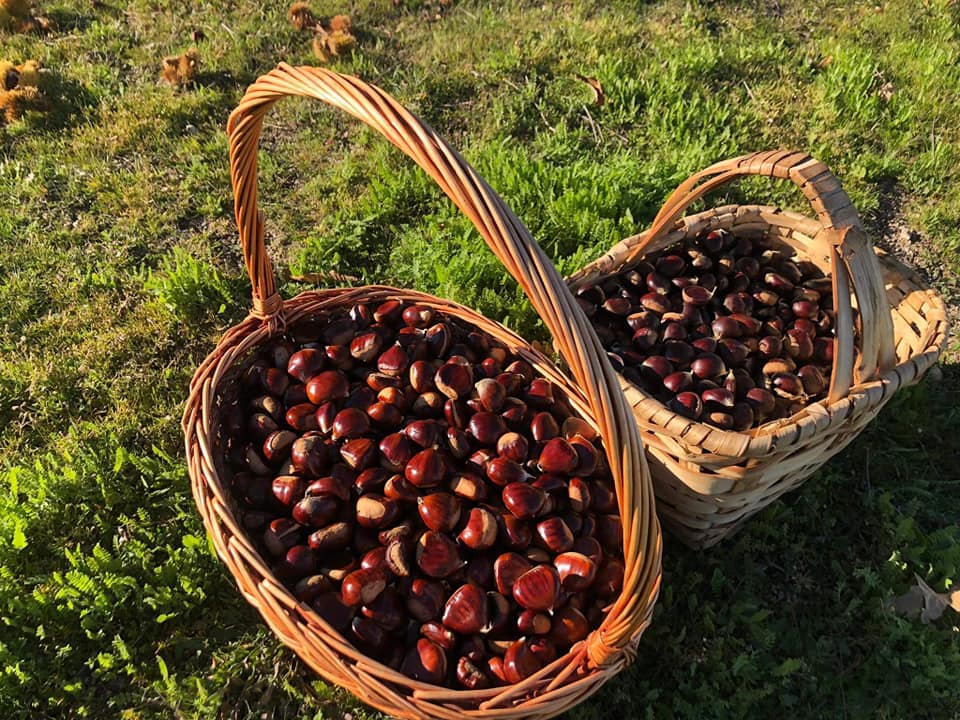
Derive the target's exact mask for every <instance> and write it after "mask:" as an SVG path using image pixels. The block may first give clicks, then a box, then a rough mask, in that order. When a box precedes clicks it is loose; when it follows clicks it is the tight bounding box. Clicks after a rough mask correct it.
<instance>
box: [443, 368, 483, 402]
mask: <svg viewBox="0 0 960 720" xmlns="http://www.w3.org/2000/svg"><path fill="white" fill-rule="evenodd" d="M433 382H434V385H436V387H437V390H439V391H440V392H442V393H443V394H444V395H446V396H447V397H448V398H450V399H451V400H456V399H458V398H460V397H463V396H468V395H469V393H470V391H471V390H472V389H473V374H472V373H471V371H470V368H469V367H468V366H466V365H461V364H460V363H456V362H447V363H445V364H444V365H442V366H440V369H439V370H437V372H436V374H435V375H434V376H433Z"/></svg>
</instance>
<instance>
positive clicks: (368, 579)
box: [340, 568, 387, 607]
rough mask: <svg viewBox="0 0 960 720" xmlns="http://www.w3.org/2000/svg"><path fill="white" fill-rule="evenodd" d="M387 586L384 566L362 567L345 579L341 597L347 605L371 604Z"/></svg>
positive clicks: (341, 588)
mask: <svg viewBox="0 0 960 720" xmlns="http://www.w3.org/2000/svg"><path fill="white" fill-rule="evenodd" d="M386 587H387V574H386V572H385V571H384V570H383V569H382V568H360V569H359V570H354V571H353V572H352V573H350V574H349V575H347V576H346V577H345V578H344V579H343V584H342V585H341V586H340V597H342V598H343V602H344V603H345V604H346V605H350V606H352V607H355V606H357V605H369V604H370V603H372V602H373V601H374V600H376V599H377V597H378V596H379V595H380V593H382V592H383V591H384V590H385V589H386Z"/></svg>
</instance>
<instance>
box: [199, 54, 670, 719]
mask: <svg viewBox="0 0 960 720" xmlns="http://www.w3.org/2000/svg"><path fill="white" fill-rule="evenodd" d="M290 95H299V96H304V97H311V98H315V99H318V100H321V101H323V102H326V103H328V104H330V105H332V106H334V107H336V108H339V109H341V110H343V111H345V112H347V113H349V114H351V115H353V116H354V117H357V118H358V119H360V120H362V121H363V122H365V123H367V124H368V125H370V126H371V127H373V128H374V129H376V130H378V131H379V132H380V133H382V134H383V135H384V136H385V137H386V138H387V139H388V140H390V141H391V142H392V143H393V144H394V145H396V146H397V147H398V148H400V149H401V150H402V151H403V152H404V153H406V154H407V155H409V156H410V157H411V158H413V160H414V161H415V162H416V163H417V164H418V165H420V166H421V167H422V168H423V169H424V170H425V171H426V172H427V173H428V174H429V175H430V176H431V177H432V178H433V179H434V180H435V181H436V182H437V183H438V185H439V186H440V187H441V188H442V189H443V191H444V192H445V193H446V194H447V195H448V196H449V197H450V198H451V199H452V200H453V201H454V203H455V204H456V205H457V206H458V207H459V208H460V209H461V210H462V211H463V212H464V214H466V215H467V216H468V217H469V218H470V220H471V221H472V222H473V224H474V225H475V226H476V228H477V229H478V230H479V232H480V234H481V235H482V236H483V238H484V240H485V241H486V242H487V244H488V246H489V247H490V248H491V249H492V250H493V251H494V253H495V254H496V256H497V257H498V258H499V259H500V260H501V262H502V263H503V264H504V266H505V267H506V268H507V270H508V271H509V272H510V274H511V275H512V276H513V277H514V278H516V280H517V281H518V282H519V283H520V286H521V287H522V288H523V290H524V291H525V292H526V294H527V296H528V297H529V298H530V301H531V303H532V304H533V307H534V308H535V310H536V311H537V312H538V314H539V315H540V317H541V318H542V319H543V320H544V323H545V324H546V325H547V327H548V328H549V330H550V331H551V333H552V334H553V336H554V338H555V342H556V344H557V346H558V348H560V351H561V353H562V354H563V356H564V359H565V361H566V362H567V364H568V366H569V368H570V374H571V375H572V378H571V377H568V376H566V375H564V374H562V373H560V372H559V371H558V370H557V369H556V367H555V366H554V365H553V364H552V363H551V362H550V361H549V360H548V359H547V358H546V357H544V356H543V355H542V354H540V353H538V352H537V351H536V350H534V349H533V348H532V347H531V346H530V345H529V344H528V343H526V342H525V341H524V340H523V339H521V338H520V337H518V336H517V335H516V334H514V333H513V332H511V331H509V330H507V329H506V328H504V327H503V326H501V325H499V324H498V323H495V322H493V321H491V320H488V319H486V318H484V317H482V316H480V315H479V314H477V313H475V312H473V311H471V310H469V309H467V308H464V307H462V306H460V305H457V304H455V303H452V302H449V301H446V300H442V299H439V298H436V297H433V296H430V295H425V294H423V293H418V292H415V291H409V290H398V289H395V288H388V287H380V286H372V287H360V288H353V289H338V290H325V291H311V292H306V293H302V294H300V295H298V296H297V297H295V298H293V299H291V300H287V301H283V300H281V298H280V297H279V295H278V294H277V293H276V288H275V282H274V276H273V270H272V267H271V264H270V260H269V256H268V255H267V252H266V248H265V245H264V223H263V218H262V215H261V214H260V212H259V211H258V210H257V147H258V142H259V134H260V130H261V127H262V123H263V117H264V115H265V113H266V112H267V111H268V110H269V108H270V107H272V105H273V104H274V103H275V102H276V101H277V100H278V99H280V98H282V97H285V96H290ZM228 133H229V136H230V160H231V177H232V182H233V188H234V196H235V211H236V218H237V225H238V229H239V232H240V240H241V244H242V246H243V252H244V258H245V261H246V265H247V270H248V273H249V275H250V278H251V282H252V290H253V310H252V312H251V314H250V316H249V317H248V318H247V319H246V320H244V321H243V322H242V323H240V324H239V325H237V326H235V327H233V328H231V329H230V330H228V331H227V332H226V334H225V335H224V336H223V338H222V339H221V341H220V342H219V344H218V345H217V348H216V349H215V350H214V351H213V352H212V353H211V354H210V355H209V356H208V357H207V358H206V359H205V360H204V362H203V363H202V364H201V365H200V367H199V368H198V370H197V372H196V374H195V376H194V378H193V381H192V382H191V386H190V396H189V399H188V401H187V407H186V410H185V413H184V419H183V428H184V434H185V439H186V451H187V457H188V461H189V470H190V477H191V483H192V490H193V494H194V499H195V501H196V503H197V507H198V509H199V511H200V513H201V516H202V517H203V521H204V524H205V526H206V528H207V531H208V532H209V533H210V536H211V537H212V539H213V542H214V545H215V547H216V549H217V553H218V554H219V556H220V558H221V559H222V560H223V561H224V563H226V565H227V566H228V568H229V569H230V571H231V573H232V574H233V576H234V578H235V579H236V581H237V584H238V586H239V587H240V590H241V592H242V593H243V595H244V597H245V598H246V599H247V601H248V602H250V603H251V604H252V605H253V606H254V607H256V608H257V609H258V610H259V611H260V613H261V615H262V616H263V618H264V619H265V620H266V622H267V623H268V625H269V626H270V627H271V629H272V630H273V631H274V632H275V633H276V634H277V636H278V637H279V638H280V639H281V640H282V641H283V642H284V643H285V644H286V645H288V646H289V647H291V648H292V649H293V650H294V651H295V652H296V653H297V654H298V655H299V656H300V657H301V658H302V659H303V660H304V661H305V662H306V663H307V664H308V665H309V666H310V667H311V668H313V669H314V670H315V671H317V672H318V673H319V674H321V675H322V676H323V677H325V678H326V679H327V680H329V681H331V682H334V683H337V684H339V685H342V686H343V687H345V688H347V689H349V690H350V691H351V692H352V693H354V694H355V695H356V696H357V697H359V698H360V699H361V700H363V701H364V702H367V703H369V704H371V705H373V706H375V707H377V708H379V709H381V710H384V711H386V712H389V713H391V714H393V715H397V716H402V717H409V718H424V717H429V718H450V719H451V720H452V719H454V718H462V717H463V716H465V715H466V716H469V717H481V716H482V717H494V716H495V717H501V718H547V717H552V716H554V715H557V714H559V713H561V712H563V711H565V710H567V709H569V708H570V707H572V706H573V705H575V704H577V703H578V702H580V701H582V700H583V699H585V698H586V697H588V696H589V695H591V694H592V693H593V692H595V691H596V690H597V689H599V687H600V686H601V685H602V684H603V682H605V681H606V680H607V679H609V678H610V677H612V676H613V675H614V674H616V673H617V672H618V671H619V670H620V669H622V668H623V667H624V666H625V665H626V664H627V663H629V662H630V661H631V660H632V659H633V657H634V656H635V654H636V648H637V643H638V642H639V639H640V635H641V633H642V632H643V630H644V629H645V628H646V627H647V625H648V624H649V622H650V617H651V615H652V612H653V606H654V603H655V601H656V597H657V594H658V592H659V586H660V558H661V536H660V528H659V524H658V521H657V517H656V513H655V511H654V500H653V489H652V484H651V481H650V474H649V470H648V468H647V465H646V461H645V458H644V453H643V448H642V445H641V442H640V437H639V433H638V432H637V429H636V424H635V423H634V421H633V416H632V415H631V412H630V408H629V406H628V405H627V403H626V400H625V399H624V397H623V395H622V394H621V393H620V391H619V383H618V380H617V375H616V373H615V372H614V371H613V368H612V367H611V366H610V364H609V362H608V361H607V359H606V355H605V352H604V350H603V348H602V347H601V345H600V342H599V340H598V339H597V337H596V334H595V333H594V331H593V329H592V327H591V326H590V324H589V321H588V320H587V318H586V316H585V315H584V314H583V313H582V311H581V310H580V308H579V306H578V305H577V304H576V303H575V301H574V300H573V297H572V295H571V294H570V292H569V291H568V290H567V288H566V286H565V285H564V283H563V280H562V278H561V277H560V276H559V274H558V273H557V272H556V270H555V269H554V268H553V266H552V264H551V263H550V261H549V259H548V258H547V257H546V256H545V255H544V254H543V252H542V250H541V249H540V248H539V246H537V244H536V243H535V242H534V240H533V239H532V238H531V237H530V235H529V232H528V231H527V230H526V228H524V227H523V225H522V224H521V223H520V221H519V220H518V219H517V218H516V217H515V216H514V215H513V213H512V212H511V211H510V210H509V209H508V208H507V207H506V206H505V205H504V203H503V201H502V200H501V199H500V198H499V197H498V196H497V195H496V194H495V193H494V192H493V191H492V190H491V189H490V188H489V187H488V186H487V185H486V183H485V182H484V181H483V180H482V179H481V178H479V177H478V176H477V175H476V173H475V172H474V171H473V169H472V168H471V167H470V166H469V165H468V164H467V163H466V162H465V161H464V160H463V159H462V158H461V157H460V156H459V155H458V154H457V153H456V152H455V151H454V150H452V149H451V148H450V147H449V146H448V145H447V144H446V143H445V142H444V141H443V140H442V139H441V138H439V137H438V136H437V135H436V134H435V133H434V132H433V131H432V130H431V129H430V128H428V127H426V126H425V125H424V124H423V123H422V122H421V121H420V120H419V119H417V118H416V117H414V116H413V115H412V114H410V113H409V112H408V111H407V110H405V109H404V108H403V107H402V106H400V105H399V104H398V103H397V102H396V101H394V100H393V99H392V98H390V97H389V96H388V95H386V94H385V93H384V92H383V91H381V90H379V89H377V88H375V87H372V86H370V85H366V84H364V83H363V82H361V81H359V80H357V79H356V78H351V77H348V76H343V75H339V74H336V73H333V72H329V71H326V70H323V69H319V68H294V67H290V66H288V65H285V64H284V65H280V66H279V67H278V68H277V69H276V70H274V71H272V72H270V73H268V74H267V75H265V76H263V77H261V78H260V79H259V80H257V82H255V83H254V84H253V85H251V86H250V88H249V89H248V90H247V93H246V95H245V96H244V98H243V100H242V101H241V103H240V105H239V106H238V107H237V109H236V110H235V111H234V113H233V114H232V115H231V118H230V122H229V124H228ZM387 299H399V300H403V301H406V302H415V303H418V304H421V305H427V306H430V307H432V308H434V309H436V310H438V311H440V312H442V313H445V314H447V315H449V316H452V317H456V318H459V319H460V320H462V321H464V322H466V323H468V324H471V325H474V326H475V327H477V328H478V329H480V330H481V331H483V332H485V333H487V334H488V335H490V336H491V337H492V338H493V339H495V340H496V341H498V342H500V343H502V344H503V345H504V346H505V347H506V348H507V349H508V350H510V351H511V352H514V353H515V354H517V355H518V356H520V357H522V358H523V359H525V360H527V361H528V362H530V363H531V364H532V365H533V366H534V367H535V368H536V370H537V371H538V372H539V373H540V374H541V375H543V376H545V377H547V378H549V379H550V380H551V381H552V382H554V383H555V384H556V385H557V386H558V388H559V389H560V390H562V391H563V392H564V393H565V394H566V395H567V397H568V399H569V400H570V403H571V405H572V406H573V407H574V409H575V410H576V411H577V412H578V413H579V414H581V416H582V417H584V418H585V419H587V420H588V422H591V423H592V424H593V425H594V426H595V427H596V428H597V430H598V431H599V433H600V435H601V436H602V438H603V441H604V447H605V448H606V452H607V459H608V463H609V466H610V470H611V474H612V476H613V480H614V485H615V489H616V494H617V500H618V504H619V507H620V513H621V518H622V520H623V533H624V563H625V566H626V572H625V577H624V587H623V592H622V594H621V595H620V597H619V598H618V599H617V600H616V602H614V603H613V604H612V606H611V607H610V609H609V612H608V613H607V615H606V617H605V619H604V621H603V623H602V624H601V626H600V627H599V628H598V629H597V630H595V631H594V632H592V633H591V634H590V635H589V636H588V637H587V638H586V639H585V640H583V641H581V642H580V643H578V644H576V645H575V646H574V647H573V648H572V649H571V650H570V651H569V652H568V653H567V654H566V655H564V656H563V657H560V658H559V659H557V660H556V661H555V662H553V663H551V664H550V665H548V666H546V667H544V668H543V669H542V670H540V671H539V672H537V673H536V674H535V675H533V676H531V677H529V678H527V679H525V680H524V681H523V682H521V683H518V684H516V685H512V686H508V687H500V688H492V689H488V690H478V691H468V690H451V689H448V688H442V687H437V686H434V685H429V684H426V683H422V682H418V681H415V680H412V679H410V678H409V677H407V676H405V675H402V674H401V673H399V672H397V671H395V670H393V669H391V668H389V667H387V666H385V665H383V664H381V663H379V662H376V661H374V660H372V659H370V658H367V657H365V656H364V655H363V654H362V653H360V652H359V651H358V650H357V649H356V648H354V647H353V646H352V645H351V644H350V643H348V642H347V641H345V640H344V639H343V637H342V636H341V635H340V634H339V633H337V632H336V631H334V630H333V629H332V628H331V627H330V626H329V625H328V624H327V623H326V622H325V621H324V620H323V618H321V617H320V616H319V615H317V614H316V613H315V612H313V611H312V610H311V609H310V608H309V607H308V606H307V605H305V604H303V603H300V602H298V601H297V600H296V599H295V598H294V597H293V595H292V594H291V593H290V592H289V591H288V590H287V589H286V588H285V587H284V586H283V585H282V584H281V583H280V582H279V581H278V580H277V579H276V578H275V577H274V576H273V574H272V572H271V571H270V568H269V567H268V565H267V564H266V563H265V562H264V561H263V559H262V558H261V557H260V555H259V554H258V552H257V550H256V549H255V546H254V544H253V543H252V542H251V541H250V539H249V538H248V537H247V534H246V532H245V531H244V530H243V528H242V526H241V524H240V522H239V517H238V513H237V508H236V503H235V501H234V500H233V498H232V497H231V494H230V491H229V477H228V475H227V474H226V473H225V471H224V466H223V465H224V463H223V457H222V456H223V450H222V445H221V420H220V407H221V404H222V402H223V399H224V397H226V396H228V395H229V394H230V392H231V388H233V387H234V383H235V379H236V375H237V372H238V363H240V362H242V360H243V359H244V358H245V357H247V356H248V355H249V354H250V352H251V351H252V350H254V349H255V348H257V347H259V346H261V345H263V344H264V343H265V342H267V341H268V340H269V339H271V338H272V337H275V336H276V335H277V334H278V333H281V332H282V331H283V329H284V328H285V327H286V326H288V325H289V326H292V325H295V324H296V323H297V321H298V320H300V319H302V318H306V317H308V316H310V315H312V314H315V313H318V312H321V311H329V310H330V309H333V308H349V307H350V306H352V305H353V304H355V303H358V302H374V303H379V302H383V301H385V300H387Z"/></svg>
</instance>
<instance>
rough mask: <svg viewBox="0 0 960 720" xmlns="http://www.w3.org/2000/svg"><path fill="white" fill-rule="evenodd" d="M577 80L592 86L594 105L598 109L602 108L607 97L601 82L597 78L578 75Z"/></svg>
mask: <svg viewBox="0 0 960 720" xmlns="http://www.w3.org/2000/svg"><path fill="white" fill-rule="evenodd" d="M577 80H582V81H583V82H585V83H586V84H587V85H589V86H590V89H591V90H593V104H594V105H596V106H597V107H601V106H602V105H603V104H604V103H605V102H606V101H607V96H606V95H605V94H604V92H603V85H601V84H600V81H599V80H597V79H596V78H595V77H587V76H586V75H581V74H580V73H577Z"/></svg>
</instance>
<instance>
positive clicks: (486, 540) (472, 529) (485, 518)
mask: <svg viewBox="0 0 960 720" xmlns="http://www.w3.org/2000/svg"><path fill="white" fill-rule="evenodd" d="M497 530H498V528H497V518H496V516H495V515H494V514H493V513H492V512H490V511H489V510H487V509H486V508H482V507H475V508H472V509H471V510H470V514H469V516H468V518H467V524H466V525H465V526H464V528H463V530H461V531H460V534H459V535H458V536H457V537H458V539H459V540H460V542H462V543H463V544H464V545H466V546H467V547H468V548H470V549H471V550H486V549H487V548H490V547H493V545H494V543H495V542H496V541H497Z"/></svg>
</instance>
